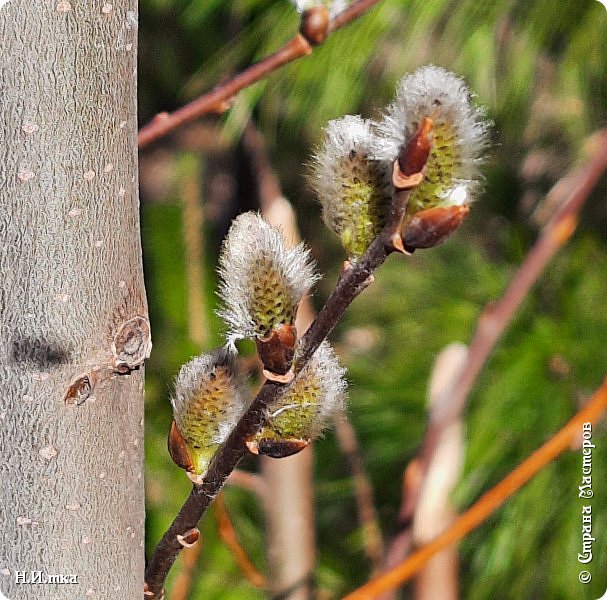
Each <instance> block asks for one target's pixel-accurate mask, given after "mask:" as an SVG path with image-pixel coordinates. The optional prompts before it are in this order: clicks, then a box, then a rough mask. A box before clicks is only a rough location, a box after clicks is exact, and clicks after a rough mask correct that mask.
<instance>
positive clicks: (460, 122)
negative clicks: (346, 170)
mask: <svg viewBox="0 0 607 600" xmlns="http://www.w3.org/2000/svg"><path fill="white" fill-rule="evenodd" d="M472 98H473V95H472V93H471V92H470V90H469V89H468V87H467V86H466V84H465V83H464V81H463V80H462V79H460V78H459V77H457V76H456V75H454V74H453V73H450V72H449V71H447V70H445V69H443V68H440V67H435V66H432V65H430V66H426V67H422V68H420V69H418V70H417V71H415V72H414V73H413V74H412V75H408V76H406V77H405V78H403V79H402V80H401V82H400V83H399V85H398V87H397V91H396V98H395V100H394V102H393V103H392V104H391V105H390V106H389V107H388V110H387V112H386V114H385V115H384V118H383V120H382V121H381V122H379V123H378V125H377V135H376V141H377V146H376V151H375V152H374V155H375V156H376V157H377V158H379V159H382V160H389V161H394V160H395V159H396V158H397V156H398V154H399V152H400V149H401V148H402V147H403V146H404V145H405V144H406V143H407V142H408V140H409V139H411V137H412V136H413V135H414V134H415V133H416V132H417V130H418V129H419V126H420V124H421V122H422V120H423V119H424V117H429V118H430V119H432V122H433V124H434V127H433V144H432V150H431V152H430V156H429V157H428V160H427V162H426V166H425V169H424V179H423V181H422V182H421V183H420V184H419V185H418V186H417V187H416V188H415V189H414V190H413V191H412V192H411V195H410V197H409V203H408V208H407V214H408V215H409V216H410V215H413V214H415V213H416V212H418V211H421V210H425V209H427V208H434V207H437V206H453V205H462V204H468V203H469V202H470V201H472V200H473V199H474V195H475V193H476V192H477V190H478V188H479V184H480V180H481V176H480V172H479V166H480V164H481V163H482V160H483V152H484V150H485V149H486V147H487V131H488V122H487V121H486V119H485V115H484V112H483V111H482V110H480V109H478V108H476V107H474V106H473V105H472V103H471V100H472Z"/></svg>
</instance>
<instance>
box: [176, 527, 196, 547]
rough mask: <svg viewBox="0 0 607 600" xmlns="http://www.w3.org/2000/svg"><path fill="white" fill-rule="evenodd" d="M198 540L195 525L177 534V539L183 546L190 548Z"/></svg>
mask: <svg viewBox="0 0 607 600" xmlns="http://www.w3.org/2000/svg"><path fill="white" fill-rule="evenodd" d="M198 540H200V530H199V529H197V528H196V527H193V528H192V529H188V530H187V531H186V532H185V533H184V534H183V535H180V534H177V541H178V542H179V543H180V544H181V545H182V546H183V547H184V548H191V547H192V546H194V545H195V544H196V543H197V542H198Z"/></svg>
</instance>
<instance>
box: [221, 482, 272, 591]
mask: <svg viewBox="0 0 607 600" xmlns="http://www.w3.org/2000/svg"><path fill="white" fill-rule="evenodd" d="M213 507H214V509H215V518H216V519H217V527H218V529H219V536H220V537H221V539H222V540H223V542H224V544H225V545H226V546H227V547H228V549H229V550H230V552H231V553H232V556H233V557H234V560H235V561H236V564H237V565H238V566H239V568H240V570H241V571H242V573H243V575H244V576H245V577H246V578H247V580H248V581H249V582H250V583H251V584H252V585H254V586H255V587H259V588H263V587H265V586H266V578H265V577H264V576H263V575H262V574H261V573H260V572H259V571H258V570H257V568H256V567H255V565H254V564H253V561H252V560H251V559H250V558H249V555H248V554H247V552H246V550H245V549H244V548H243V547H242V544H241V543H240V541H239V540H238V535H237V533H236V530H235V529H234V525H232V520H231V519H230V515H229V513H228V509H227V507H226V503H225V499H224V497H223V493H221V494H219V495H218V496H217V498H215V504H213Z"/></svg>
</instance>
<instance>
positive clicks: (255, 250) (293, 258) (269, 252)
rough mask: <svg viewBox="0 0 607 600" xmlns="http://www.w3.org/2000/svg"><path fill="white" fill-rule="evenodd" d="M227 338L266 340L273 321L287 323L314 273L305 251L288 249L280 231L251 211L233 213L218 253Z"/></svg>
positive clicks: (275, 324)
mask: <svg viewBox="0 0 607 600" xmlns="http://www.w3.org/2000/svg"><path fill="white" fill-rule="evenodd" d="M219 275H220V277H221V284H220V286H219V296H220V298H221V299H222V301H223V308H222V309H221V310H219V311H218V314H219V315H220V316H221V317H222V318H223V319H224V320H225V321H226V323H227V325H228V328H229V330H228V340H229V341H231V342H233V341H234V340H237V339H242V338H257V339H264V338H267V337H268V336H269V335H270V334H271V333H272V332H273V330H275V329H276V328H277V327H278V326H279V325H293V323H294V321H295V316H296V313H297V308H298V306H299V302H300V301H301V299H302V297H303V295H304V294H305V293H306V292H307V291H308V290H309V289H310V288H311V287H312V285H313V284H314V283H315V282H316V280H317V279H318V277H317V276H316V274H315V272H314V263H313V261H312V259H311V257H310V253H309V250H307V249H305V248H304V246H303V245H302V244H299V245H297V246H295V247H293V248H288V247H287V244H286V242H285V239H284V237H283V235H282V233H281V232H280V230H278V229H276V228H274V227H272V226H271V225H269V224H268V223H267V222H266V221H264V220H263V218H262V217H261V216H260V215H258V214H257V213H254V212H248V213H244V214H242V215H239V216H238V217H237V218H236V219H235V220H234V222H233V223H232V226H231V228H230V231H229V232H228V235H227V236H226V239H225V241H224V243H223V247H222V251H221V255H220V257H219Z"/></svg>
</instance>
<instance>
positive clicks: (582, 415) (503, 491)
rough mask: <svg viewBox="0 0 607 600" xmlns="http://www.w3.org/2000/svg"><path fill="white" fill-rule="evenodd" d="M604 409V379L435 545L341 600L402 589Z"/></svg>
mask: <svg viewBox="0 0 607 600" xmlns="http://www.w3.org/2000/svg"><path fill="white" fill-rule="evenodd" d="M606 408H607V378H605V379H604V380H603V383H602V384H601V387H600V388H599V389H598V390H597V391H596V392H595V394H594V395H593V397H592V398H591V400H590V401H589V402H588V403H587V404H586V406H584V408H582V409H581V410H580V411H579V412H578V413H577V414H576V415H575V416H574V417H573V418H572V419H571V420H570V421H569V422H568V423H567V424H566V425H565V426H564V427H563V428H562V429H561V430H559V431H558V432H557V433H556V434H555V435H554V436H552V437H551V438H550V439H549V440H548V441H547V442H546V443H545V444H544V445H543V446H541V447H540V448H539V449H538V450H536V451H535V452H534V453H533V454H532V455H531V456H529V458H527V459H526V460H525V461H524V462H523V463H522V464H521V465H519V466H518V467H517V468H516V469H514V471H512V472H511V473H510V474H509V475H507V476H506V477H505V478H504V479H503V480H502V481H500V483H498V484H497V485H496V486H495V487H493V488H491V489H490V490H489V491H488V492H486V493H485V494H483V496H481V498H480V499H479V500H478V501H477V502H475V503H474V504H473V505H472V506H471V507H470V508H469V509H468V510H467V511H466V512H465V513H464V514H462V515H461V516H459V517H458V518H457V519H456V520H455V521H454V523H453V524H452V525H451V527H449V529H447V530H446V531H445V532H444V533H442V534H441V535H439V536H438V537H437V538H436V539H435V540H434V541H432V542H430V543H429V544H427V545H426V546H424V547H422V548H420V549H419V550H418V551H416V552H414V553H413V554H412V555H411V556H409V558H407V559H406V560H405V561H403V562H402V563H401V564H400V565H398V566H397V567H396V568H394V569H392V570H390V571H388V572H387V573H384V574H383V575H380V576H379V577H377V578H376V579H372V580H371V581H369V582H368V583H366V584H365V585H363V586H362V587H360V588H358V589H357V590H355V591H354V592H352V593H350V594H348V595H347V596H345V598H344V599H343V600H371V599H372V598H376V597H377V596H378V595H379V594H381V593H382V592H385V591H387V590H389V589H393V588H395V587H397V586H400V585H402V584H403V583H405V582H406V581H407V580H409V579H410V578H411V577H412V576H413V575H414V574H415V573H417V572H418V571H419V570H420V569H421V568H422V567H423V566H424V565H425V564H426V562H427V561H428V560H429V559H430V558H432V557H433V556H434V555H436V553H437V552H439V551H440V550H442V549H443V548H446V547H448V546H450V545H451V544H453V543H454V542H457V541H458V540H460V539H462V538H463V537H464V536H465V535H467V534H468V533H470V531H472V530H473V529H475V528H476V527H478V526H479V525H480V524H481V523H483V521H484V520H485V519H486V518H487V517H488V516H490V515H491V514H493V512H495V510H497V509H498V508H499V507H500V506H501V505H502V504H503V503H504V502H505V501H506V500H507V499H508V498H509V497H510V496H512V495H513V494H514V493H515V492H517V491H518V490H519V489H520V488H521V487H522V486H523V485H525V484H526V483H527V482H528V481H529V480H530V479H531V478H532V477H533V476H534V475H536V474H537V473H538V472H539V471H541V470H542V469H543V468H544V467H545V466H546V465H548V464H549V463H550V462H552V461H553V460H554V459H555V458H556V457H557V456H559V455H560V454H561V453H563V452H564V451H565V450H567V449H568V448H570V447H571V445H572V443H573V442H574V441H575V440H576V439H578V437H579V436H580V433H581V431H582V425H583V424H584V423H596V422H597V421H598V420H599V419H600V418H601V417H602V415H603V413H604V412H605V409H606Z"/></svg>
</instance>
